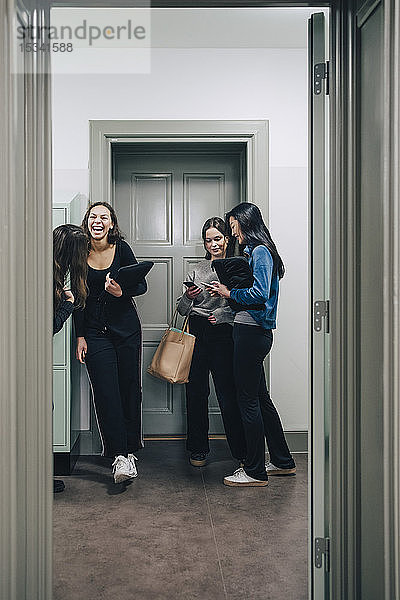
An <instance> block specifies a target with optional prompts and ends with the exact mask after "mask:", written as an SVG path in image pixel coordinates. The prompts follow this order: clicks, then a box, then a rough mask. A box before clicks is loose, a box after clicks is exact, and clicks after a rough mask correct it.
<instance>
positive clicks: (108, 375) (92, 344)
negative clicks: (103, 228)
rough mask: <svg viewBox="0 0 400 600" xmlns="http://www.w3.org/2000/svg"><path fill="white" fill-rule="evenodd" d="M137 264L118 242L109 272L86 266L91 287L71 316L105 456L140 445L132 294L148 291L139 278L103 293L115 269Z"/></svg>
mask: <svg viewBox="0 0 400 600" xmlns="http://www.w3.org/2000/svg"><path fill="white" fill-rule="evenodd" d="M132 264H137V260H136V258H135V256H134V254H133V252H132V250H131V248H130V246H129V245H128V244H127V243H126V242H125V241H122V240H119V241H117V242H116V249H115V255H114V260H113V262H112V264H111V266H110V267H109V268H108V269H101V270H100V269H93V268H92V267H90V266H89V268H88V278H87V284H88V288H89V293H88V297H87V300H86V306H85V308H84V310H76V311H75V312H74V322H75V331H76V335H77V337H84V338H85V339H86V342H87V353H86V359H85V362H86V366H87V370H88V374H89V379H90V382H91V386H92V391H93V399H94V405H95V409H96V416H97V421H98V425H99V429H100V434H101V437H102V442H103V455H104V456H110V457H113V456H118V455H120V454H122V455H125V456H126V455H127V454H128V453H134V452H136V451H137V450H138V449H139V448H142V447H143V442H142V385H141V345H142V334H141V326H140V321H139V317H138V315H137V312H136V307H135V304H134V301H133V300H132V296H140V295H142V294H144V293H145V292H146V291H147V285H146V281H145V280H144V279H143V280H142V281H141V282H139V283H138V284H136V285H135V287H133V288H130V289H129V288H125V289H123V290H122V296H120V297H119V298H116V297H115V296H112V295H111V294H109V293H108V292H106V291H105V290H104V284H105V280H106V275H107V273H108V272H110V277H111V278H114V277H116V275H117V271H118V269H119V267H123V266H126V265H132Z"/></svg>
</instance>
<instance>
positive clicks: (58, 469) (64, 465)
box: [53, 435, 80, 475]
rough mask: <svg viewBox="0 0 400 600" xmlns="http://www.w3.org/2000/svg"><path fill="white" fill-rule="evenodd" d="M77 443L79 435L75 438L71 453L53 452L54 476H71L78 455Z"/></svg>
mask: <svg viewBox="0 0 400 600" xmlns="http://www.w3.org/2000/svg"><path fill="white" fill-rule="evenodd" d="M79 442H80V435H78V437H77V438H76V441H75V444H74V445H73V447H72V450H71V452H53V472H54V475H71V473H72V471H73V470H74V467H75V464H76V461H77V460H78V458H79V454H80V448H79Z"/></svg>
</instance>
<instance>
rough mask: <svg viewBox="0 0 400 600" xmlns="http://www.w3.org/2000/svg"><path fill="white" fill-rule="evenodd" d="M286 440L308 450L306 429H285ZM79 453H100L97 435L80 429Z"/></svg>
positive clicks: (171, 437)
mask: <svg viewBox="0 0 400 600" xmlns="http://www.w3.org/2000/svg"><path fill="white" fill-rule="evenodd" d="M285 436H286V440H287V443H288V446H289V449H290V452H292V454H297V453H303V452H308V432H307V431H286V432H285ZM208 437H209V439H210V440H225V439H226V437H225V436H224V435H209V436H208ZM185 439H186V435H145V436H144V441H145V442H146V441H147V442H163V441H164V442H167V441H173V440H185ZM79 454H80V455H82V456H85V455H86V456H97V455H100V454H101V445H99V440H98V439H97V436H94V435H93V433H92V432H91V431H81V434H80V444H79Z"/></svg>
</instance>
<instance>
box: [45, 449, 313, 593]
mask: <svg viewBox="0 0 400 600" xmlns="http://www.w3.org/2000/svg"><path fill="white" fill-rule="evenodd" d="M211 444H212V451H211V454H210V456H209V463H208V465H207V466H206V467H204V468H202V469H198V468H195V467H191V466H190V465H189V463H188V458H187V453H186V451H185V449H184V442H180V441H179V442H176V441H168V442H167V441H163V442H147V443H146V448H145V449H144V450H143V451H141V452H140V456H139V463H138V470H139V477H138V478H137V479H135V480H134V481H133V482H132V483H131V484H130V485H127V486H125V485H123V484H120V485H114V484H113V483H112V480H111V476H110V469H109V466H108V464H109V463H108V462H107V460H106V459H102V458H100V457H82V458H81V459H80V460H79V461H78V463H77V466H76V468H75V471H74V474H73V476H72V477H64V481H65V484H66V490H65V492H63V493H62V494H57V495H56V496H55V501H54V600H83V599H84V600H131V599H134V598H138V599H139V598H140V599H142V600H164V599H174V600H175V599H184V600H195V599H196V600H227V599H229V600H239V599H240V600H242V599H246V600H247V599H251V600H258V599H260V600H261V599H262V600H269V599H271V600H272V599H273V600H281V599H282V600H306V598H307V458H306V456H305V455H296V457H295V458H296V462H297V475H296V477H285V478H277V477H274V478H272V477H271V478H270V483H269V486H268V487H266V488H246V489H242V488H240V489H238V488H229V487H226V486H224V485H223V484H222V478H223V476H224V475H226V474H228V473H231V472H232V471H233V469H234V468H236V465H235V464H234V463H233V462H232V460H231V459H230V458H229V452H228V450H227V447H226V442H224V441H223V440H213V441H212V442H211Z"/></svg>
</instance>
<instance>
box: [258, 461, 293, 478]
mask: <svg viewBox="0 0 400 600" xmlns="http://www.w3.org/2000/svg"><path fill="white" fill-rule="evenodd" d="M265 470H266V471H267V474H268V476H269V475H295V474H296V467H291V468H290V469H281V468H280V467H276V466H275V465H273V464H272V462H269V463H267V464H266V465H265Z"/></svg>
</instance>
